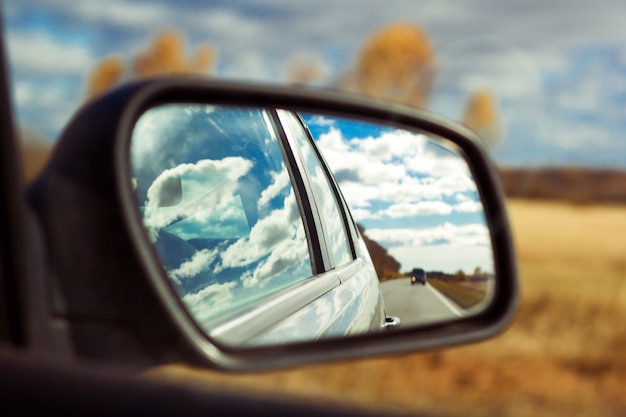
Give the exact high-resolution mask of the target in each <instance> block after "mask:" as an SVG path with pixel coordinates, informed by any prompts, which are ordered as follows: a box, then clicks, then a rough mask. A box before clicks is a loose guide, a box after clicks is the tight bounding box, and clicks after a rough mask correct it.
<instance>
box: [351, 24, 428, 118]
mask: <svg viewBox="0 0 626 417" xmlns="http://www.w3.org/2000/svg"><path fill="white" fill-rule="evenodd" d="M434 56H435V54H434V50H433V48H432V46H431V44H430V40H429V39H428V37H427V36H426V34H425V33H424V32H423V31H422V30H421V29H420V28H419V27H417V26H415V25H413V24H409V23H395V24H392V25H390V26H388V27H385V28H383V29H381V30H380V31H378V32H376V33H374V34H373V35H372V37H370V38H369V39H368V40H367V41H366V42H365V44H364V46H363V48H362V50H361V52H360V54H359V56H358V60H357V63H356V66H355V68H354V70H353V71H352V72H351V73H350V74H348V75H347V76H346V77H344V78H343V79H342V81H341V82H340V87H341V88H344V89H346V90H349V91H355V92H359V93H362V94H365V95H368V96H372V97H377V98H382V99H387V100H392V101H397V102H402V103H406V104H409V105H412V106H416V107H423V106H424V105H425V103H426V100H427V98H428V94H429V91H430V87H431V84H432V78H433V75H434Z"/></svg>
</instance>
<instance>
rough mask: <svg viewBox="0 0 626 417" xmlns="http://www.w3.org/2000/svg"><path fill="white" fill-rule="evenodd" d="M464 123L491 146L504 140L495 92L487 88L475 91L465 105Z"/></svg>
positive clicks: (493, 146)
mask: <svg viewBox="0 0 626 417" xmlns="http://www.w3.org/2000/svg"><path fill="white" fill-rule="evenodd" d="M463 124H464V125H465V126H467V127H469V128H470V129H472V130H473V131H475V132H476V133H478V134H479V135H480V136H481V137H482V138H483V139H484V140H485V142H486V143H487V145H488V146H489V147H490V148H492V149H493V148H495V147H496V146H497V145H498V144H499V143H500V141H501V140H502V132H501V128H500V122H499V115H498V105H497V103H496V99H495V98H494V96H493V94H491V92H489V91H487V90H478V91H476V92H474V93H473V94H472V95H471V96H470V98H469V100H468V102H467V105H466V107H465V115H464V116H463Z"/></svg>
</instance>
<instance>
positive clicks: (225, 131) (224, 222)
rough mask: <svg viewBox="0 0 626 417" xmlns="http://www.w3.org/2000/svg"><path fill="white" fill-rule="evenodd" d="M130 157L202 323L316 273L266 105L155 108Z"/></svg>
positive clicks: (185, 296)
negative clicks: (246, 107)
mask: <svg viewBox="0 0 626 417" xmlns="http://www.w3.org/2000/svg"><path fill="white" fill-rule="evenodd" d="M131 163H132V170H133V185H134V187H135V193H136V197H137V201H138V205H139V209H140V212H141V214H142V218H143V223H144V226H145V227H146V229H147V231H148V235H149V237H150V239H151V241H152V243H153V244H154V247H155V249H156V251H157V253H158V256H159V259H160V261H161V263H162V264H163V266H164V268H165V270H166V272H167V275H168V277H169V279H170V281H171V283H172V284H173V287H174V288H175V290H176V292H177V293H178V295H179V297H180V298H181V299H182V301H183V303H184V304H185V305H186V307H187V308H188V310H189V312H190V313H191V315H192V316H193V317H194V318H195V319H196V320H197V321H198V322H199V323H200V324H201V325H202V326H205V327H206V328H207V329H208V328H210V326H211V324H210V322H211V320H212V319H214V318H215V317H216V316H217V315H219V314H221V313H227V312H229V311H233V310H236V309H237V308H240V307H241V306H243V305H246V304H247V303H249V302H251V301H255V300H258V299H260V298H263V297H265V296H267V295H269V294H272V293H274V292H276V291H279V290H281V289H283V288H285V287H287V286H289V285H291V284H293V283H296V282H299V281H301V280H303V279H306V278H307V277H309V276H311V274H312V270H311V262H310V257H309V247H308V243H307V237H306V234H305V231H304V227H303V223H302V218H301V215H300V211H299V209H298V204H297V201H296V198H295V194H294V190H293V187H292V184H291V180H290V177H289V174H288V171H287V169H286V166H285V162H284V158H283V155H282V152H281V150H280V146H279V144H278V140H277V136H276V134H275V131H274V128H273V125H272V123H271V122H270V119H269V117H268V115H267V113H266V112H265V111H263V110H260V109H245V108H234V107H212V106H205V105H182V104H176V105H166V106H159V107H155V108H153V109H150V110H149V111H147V112H146V113H145V114H143V115H142V117H141V118H140V119H139V120H138V122H137V125H136V128H135V130H134V132H133V137H132V143H131Z"/></svg>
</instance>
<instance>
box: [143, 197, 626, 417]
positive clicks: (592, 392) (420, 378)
mask: <svg viewBox="0 0 626 417" xmlns="http://www.w3.org/2000/svg"><path fill="white" fill-rule="evenodd" d="M509 214H510V217H511V221H512V226H513V229H514V234H515V241H516V246H517V253H518V259H519V267H520V279H521V287H522V300H521V307H520V310H519V314H518V316H517V319H516V320H515V322H514V323H513V325H512V326H511V327H510V328H509V329H508V330H507V331H506V332H505V333H504V334H503V335H501V336H499V337H497V338H495V339H492V340H490V341H486V342H483V343H479V344H476V345H470V346H464V347H457V348H452V349H446V350H440V351H434V352H426V353H417V354H408V355H400V356H394V357H383V358H376V359H368V360H358V361H350V362H342V363H333V364H326V365H316V366H308V367H302V368H297V369H292V370H283V371H277V372H266V373H257V374H244V375H231V374H221V373H217V372H212V371H207V370H201V369H191V368H187V367H183V366H170V367H166V368H162V369H159V370H155V371H153V372H150V373H149V376H150V377H154V378H158V379H165V380H173V381H176V382H177V383H189V384H193V385H196V386H209V387H222V388H224V387H226V388H229V387H245V389H247V390H251V391H253V392H256V393H258V394H261V395H265V394H277V395H281V396H285V395H287V396H289V397H293V398H296V399H299V400H304V401H313V402H321V401H323V402H333V403H337V404H343V405H346V406H349V407H365V408H374V409H380V410H385V411H387V412H393V411H396V412H408V413H411V412H418V411H424V412H430V413H435V414H442V415H447V414H456V413H458V415H464V416H468V415H469V416H482V415H501V416H568V417H573V416H596V415H604V416H622V415H626V327H625V323H626V256H625V255H626V254H625V252H626V206H598V205H584V206H577V205H571V204H567V203H558V202H549V203H548V202H537V201H533V202H531V201H524V200H511V201H509Z"/></svg>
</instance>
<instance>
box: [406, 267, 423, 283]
mask: <svg viewBox="0 0 626 417" xmlns="http://www.w3.org/2000/svg"><path fill="white" fill-rule="evenodd" d="M409 277H411V285H413V284H422V285H426V271H424V270H423V269H422V268H413V270H412V271H411V272H410V273H409Z"/></svg>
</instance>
